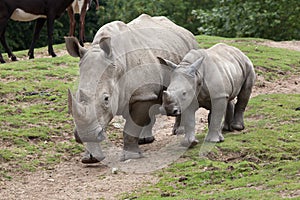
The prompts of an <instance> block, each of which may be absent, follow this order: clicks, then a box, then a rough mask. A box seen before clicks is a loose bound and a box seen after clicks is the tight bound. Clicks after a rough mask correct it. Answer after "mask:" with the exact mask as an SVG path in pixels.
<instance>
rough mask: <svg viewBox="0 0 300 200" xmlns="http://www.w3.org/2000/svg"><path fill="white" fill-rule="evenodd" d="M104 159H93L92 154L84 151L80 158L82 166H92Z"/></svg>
mask: <svg viewBox="0 0 300 200" xmlns="http://www.w3.org/2000/svg"><path fill="white" fill-rule="evenodd" d="M104 158H105V157H104V156H103V157H101V158H95V157H94V156H93V155H92V154H90V153H89V152H88V151H86V152H85V153H84V155H83V156H82V159H81V162H82V163H84V164H93V163H98V162H100V161H102V160H103V159H104Z"/></svg>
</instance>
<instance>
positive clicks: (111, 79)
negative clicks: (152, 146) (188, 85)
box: [66, 14, 198, 162]
mask: <svg viewBox="0 0 300 200" xmlns="http://www.w3.org/2000/svg"><path fill="white" fill-rule="evenodd" d="M66 47H67V50H68V52H69V54H70V55H71V56H74V57H80V63H79V66H80V80H79V86H78V90H77V92H76V94H75V95H72V94H71V93H70V94H69V97H70V98H69V99H70V100H69V109H70V110H72V111H71V112H72V114H73V117H74V122H75V125H76V131H75V132H76V134H77V136H78V138H79V139H80V140H81V141H82V142H83V143H84V144H85V145H86V148H87V150H88V152H90V153H91V155H89V154H88V153H87V154H86V156H85V158H84V159H86V160H87V162H89V161H90V162H93V161H91V160H92V159H93V157H96V160H97V161H101V160H102V159H104V155H103V153H102V151H101V148H100V145H99V142H101V141H102V140H103V139H104V138H105V129H106V127H107V125H108V124H109V122H110V121H111V120H112V118H113V117H114V116H115V115H122V116H123V117H124V118H125V119H126V123H125V127H124V131H123V134H124V135H123V140H124V153H123V155H122V158H121V159H122V160H126V159H132V158H140V157H142V153H141V151H140V148H139V145H138V139H139V137H143V136H151V135H152V126H153V124H154V122H155V115H156V114H158V113H159V107H160V105H161V103H162V91H163V89H166V87H167V86H168V85H169V82H170V74H171V71H170V70H168V69H166V68H163V67H162V66H161V65H160V63H159V61H158V60H157V56H160V57H163V58H167V59H168V60H171V61H172V62H175V63H179V62H180V61H181V60H182V58H183V57H184V55H185V54H186V53H187V52H189V51H190V50H191V49H197V48H198V43H197V42H196V40H195V38H194V36H193V35H192V34H191V33H190V32H189V31H187V30H185V29H183V28H181V27H179V26H177V25H175V24H174V23H172V22H171V21H169V20H168V19H167V18H165V17H150V16H148V15H144V14H143V15H141V16H140V17H138V18H137V19H135V20H133V21H132V22H130V23H128V24H124V23H123V22H120V21H116V22H112V23H109V24H106V25H104V26H103V27H101V28H100V29H99V31H98V32H97V34H96V35H95V38H94V40H93V43H92V47H90V48H89V49H85V48H83V47H81V46H80V45H79V44H78V41H77V39H75V38H66ZM96 144H98V146H97V145H96ZM89 157H90V158H89Z"/></svg>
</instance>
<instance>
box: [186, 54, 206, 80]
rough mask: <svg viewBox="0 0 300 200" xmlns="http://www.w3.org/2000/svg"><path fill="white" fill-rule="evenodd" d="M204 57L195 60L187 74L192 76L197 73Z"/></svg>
mask: <svg viewBox="0 0 300 200" xmlns="http://www.w3.org/2000/svg"><path fill="white" fill-rule="evenodd" d="M203 60H204V56H202V57H201V58H199V59H197V60H196V61H195V62H194V63H193V64H192V65H191V66H190V68H189V74H191V75H194V74H196V72H197V71H198V68H199V66H200V65H201V64H202V62H203Z"/></svg>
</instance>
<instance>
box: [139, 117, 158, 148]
mask: <svg viewBox="0 0 300 200" xmlns="http://www.w3.org/2000/svg"><path fill="white" fill-rule="evenodd" d="M155 121H156V119H155V116H153V118H151V123H150V124H149V125H147V126H145V127H144V128H143V129H142V132H141V134H140V137H139V142H138V143H139V144H140V145H142V144H150V143H152V142H154V140H155V138H154V136H153V134H152V128H153V126H154V124H155Z"/></svg>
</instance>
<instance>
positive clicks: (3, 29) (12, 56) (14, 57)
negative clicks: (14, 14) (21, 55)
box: [0, 22, 17, 63]
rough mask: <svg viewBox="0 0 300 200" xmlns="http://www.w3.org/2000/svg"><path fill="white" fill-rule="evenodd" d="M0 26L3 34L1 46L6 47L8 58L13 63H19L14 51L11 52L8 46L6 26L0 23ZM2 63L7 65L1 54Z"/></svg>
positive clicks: (0, 60)
mask: <svg viewBox="0 0 300 200" xmlns="http://www.w3.org/2000/svg"><path fill="white" fill-rule="evenodd" d="M0 24H1V25H0V26H1V27H2V28H1V29H2V30H0V33H1V37H0V41H1V44H2V46H3V47H4V49H5V51H6V52H7V54H8V57H9V58H11V60H12V61H17V57H16V56H15V55H14V54H13V53H12V51H11V50H10V48H9V47H8V45H7V42H6V39H5V30H6V28H5V26H2V23H1V22H0ZM0 62H1V63H5V61H4V59H3V57H2V55H1V53H0Z"/></svg>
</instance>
